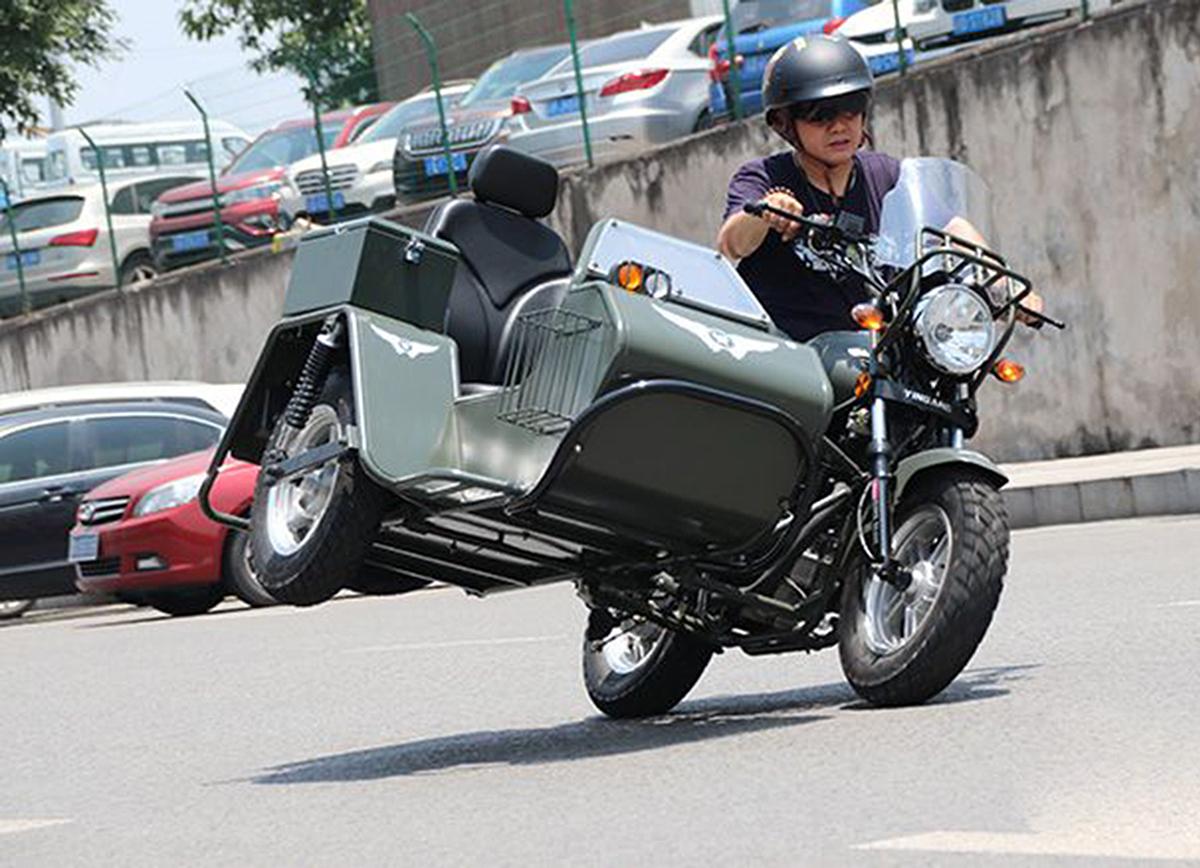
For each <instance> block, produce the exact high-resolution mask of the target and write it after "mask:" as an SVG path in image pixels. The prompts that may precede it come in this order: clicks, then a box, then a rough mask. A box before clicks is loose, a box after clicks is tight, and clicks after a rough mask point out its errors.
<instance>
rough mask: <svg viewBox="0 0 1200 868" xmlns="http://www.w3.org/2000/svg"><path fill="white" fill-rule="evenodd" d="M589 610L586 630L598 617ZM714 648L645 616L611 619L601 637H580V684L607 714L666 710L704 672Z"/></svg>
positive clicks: (622, 715) (636, 714)
mask: <svg viewBox="0 0 1200 868" xmlns="http://www.w3.org/2000/svg"><path fill="white" fill-rule="evenodd" d="M601 618H603V619H607V620H610V621H611V620H612V619H611V618H610V616H609V615H608V614H607V613H604V612H597V611H593V612H592V615H591V619H592V620H591V622H590V625H589V629H588V631H587V632H588V633H592V632H593V630H594V626H595V624H596V623H597V621H598V619H601ZM712 655H713V648H712V646H711V645H707V644H705V643H703V642H700V641H699V640H697V639H695V638H693V637H691V636H688V635H685V634H683V633H679V632H677V631H675V630H669V629H667V628H666V627H660V626H658V625H657V624H654V623H652V622H649V621H641V620H635V619H633V618H626V619H625V620H623V621H620V622H619V623H616V622H614V623H613V626H612V629H611V630H609V631H608V632H607V634H606V635H604V636H603V637H602V638H600V639H593V638H591V636H589V635H587V634H585V635H584V638H583V683H584V686H585V687H586V688H587V693H588V697H589V698H590V699H591V700H592V704H593V705H595V706H596V708H597V709H599V710H600V711H602V712H603V713H604V714H606V715H608V716H609V717H615V718H630V717H650V716H652V715H656V714H665V713H666V712H668V711H670V710H671V709H672V708H674V707H675V706H676V705H678V704H679V702H680V701H681V700H682V699H683V697H685V696H686V695H687V694H688V691H690V690H691V689H692V688H693V687H695V686H696V682H697V681H699V680H700V676H701V675H703V674H704V669H705V667H707V666H708V661H709V660H710V659H712Z"/></svg>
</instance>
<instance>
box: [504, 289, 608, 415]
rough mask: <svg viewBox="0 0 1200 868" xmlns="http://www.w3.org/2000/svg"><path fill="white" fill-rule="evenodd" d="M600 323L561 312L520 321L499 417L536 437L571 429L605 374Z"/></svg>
mask: <svg viewBox="0 0 1200 868" xmlns="http://www.w3.org/2000/svg"><path fill="white" fill-rule="evenodd" d="M603 325H604V323H603V322H602V321H601V320H598V319H593V318H592V317H588V316H583V315H582V314H578V313H573V312H571V311H567V310H561V309H559V308H551V309H548V310H538V311H533V312H531V313H527V314H523V315H522V316H520V317H518V318H517V324H516V334H515V336H514V342H513V351H512V353H511V354H510V355H509V357H508V366H507V368H506V369H505V374H504V392H503V394H502V395H501V397H500V409H499V412H498V413H497V417H498V418H499V419H500V420H501V421H504V422H510V423H512V424H513V425H518V426H520V427H521V428H525V429H528V430H530V431H533V432H534V433H536V434H557V433H559V432H561V431H565V430H566V429H567V428H568V427H570V425H571V422H572V421H573V420H574V419H575V417H576V416H577V415H578V414H579V413H580V412H581V411H582V410H583V409H584V408H585V407H587V406H588V404H590V403H591V401H592V398H593V396H594V395H595V393H596V390H597V388H598V387H599V385H600V377H601V376H603V373H604V372H603V369H602V367H601V364H600V362H601V361H602V351H603V341H602V340H601V336H602V335H603V330H602V328H601V327H602V326H603Z"/></svg>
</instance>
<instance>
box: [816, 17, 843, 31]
mask: <svg viewBox="0 0 1200 868" xmlns="http://www.w3.org/2000/svg"><path fill="white" fill-rule="evenodd" d="M845 23H846V18H845V16H842V17H840V18H830V19H829V20H828V21H826V22H825V26H824V27H822V28H821V29H822V30H823V31H824V32H825V35H826V36H832V35H833V33H834V31H836V30H837V29H838V28H839V27H841V26H842V25H843V24H845Z"/></svg>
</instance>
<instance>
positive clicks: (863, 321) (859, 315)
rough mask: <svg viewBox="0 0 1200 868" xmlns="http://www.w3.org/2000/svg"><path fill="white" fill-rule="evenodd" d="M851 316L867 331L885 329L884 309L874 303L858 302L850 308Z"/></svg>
mask: <svg viewBox="0 0 1200 868" xmlns="http://www.w3.org/2000/svg"><path fill="white" fill-rule="evenodd" d="M850 316H851V318H853V320H854V321H855V322H856V323H858V324H859V326H861V327H862V328H865V329H866V330H867V331H872V332H878V331H883V326H884V320H883V311H881V310H880V309H879V308H877V307H876V306H875V305H873V304H867V303H866V302H863V303H862V304H856V305H854V307H852V308H851V309H850Z"/></svg>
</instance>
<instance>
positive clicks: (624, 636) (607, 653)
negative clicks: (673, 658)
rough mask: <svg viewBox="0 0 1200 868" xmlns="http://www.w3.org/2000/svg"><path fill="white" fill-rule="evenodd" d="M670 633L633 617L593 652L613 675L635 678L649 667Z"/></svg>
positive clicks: (614, 630) (601, 642)
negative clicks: (632, 675)
mask: <svg viewBox="0 0 1200 868" xmlns="http://www.w3.org/2000/svg"><path fill="white" fill-rule="evenodd" d="M666 634H667V631H666V628H665V627H660V626H659V625H658V624H654V623H652V622H650V621H640V620H639V621H634V620H633V619H632V618H630V619H627V620H625V621H623V622H622V623H621V624H619V625H618V626H617V627H615V628H614V629H613V630H612V632H610V633H609V634H608V635H607V636H605V637H604V638H603V639H601V640H600V641H599V642H597V643H596V646H598V647H597V649H596V650H593V651H592V652H591V653H593V654H597V655H599V657H600V659H601V662H602V663H603V666H604V668H605V669H607V670H608V671H609V672H613V673H615V674H617V675H631V674H633V673H634V672H637V671H638V670H639V669H641V668H642V667H643V666H645V665H646V662H647V661H648V660H649V659H650V658H651V657H652V656H653V655H654V652H655V650H656V649H657V648H658V646H659V645H660V644H661V643H662V641H663V639H664V638H665V637H666Z"/></svg>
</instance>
